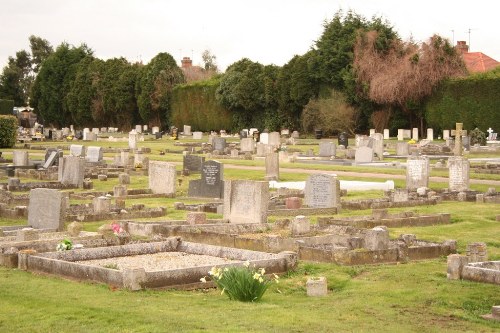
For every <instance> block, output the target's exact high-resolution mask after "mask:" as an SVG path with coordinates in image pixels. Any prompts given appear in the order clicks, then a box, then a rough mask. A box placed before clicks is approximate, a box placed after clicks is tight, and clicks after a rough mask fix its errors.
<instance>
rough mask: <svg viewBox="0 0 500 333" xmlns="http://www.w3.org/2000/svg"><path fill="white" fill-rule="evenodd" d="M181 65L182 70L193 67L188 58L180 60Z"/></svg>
mask: <svg viewBox="0 0 500 333" xmlns="http://www.w3.org/2000/svg"><path fill="white" fill-rule="evenodd" d="M181 64H182V68H189V67H191V66H193V60H191V58H189V57H184V58H182V60H181Z"/></svg>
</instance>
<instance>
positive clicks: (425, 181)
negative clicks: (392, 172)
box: [406, 156, 429, 190]
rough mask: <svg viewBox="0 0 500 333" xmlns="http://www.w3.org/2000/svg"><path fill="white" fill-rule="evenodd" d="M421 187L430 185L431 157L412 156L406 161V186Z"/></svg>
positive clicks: (413, 188)
mask: <svg viewBox="0 0 500 333" xmlns="http://www.w3.org/2000/svg"><path fill="white" fill-rule="evenodd" d="M419 187H429V159H428V158H427V157H421V156H411V157H409V158H408V160H407V161H406V188H407V189H408V190H416V189H417V188H419Z"/></svg>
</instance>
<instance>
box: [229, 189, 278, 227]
mask: <svg viewBox="0 0 500 333" xmlns="http://www.w3.org/2000/svg"><path fill="white" fill-rule="evenodd" d="M268 201H269V183H268V182H261V181H252V180H226V181H225V182H224V214H223V217H224V219H225V220H229V221H230V222H231V223H266V222H267V204H268Z"/></svg>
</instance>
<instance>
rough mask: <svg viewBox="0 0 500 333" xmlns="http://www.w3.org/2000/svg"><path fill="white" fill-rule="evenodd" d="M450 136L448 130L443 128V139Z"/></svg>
mask: <svg viewBox="0 0 500 333" xmlns="http://www.w3.org/2000/svg"><path fill="white" fill-rule="evenodd" d="M449 138H450V130H443V140H448V139H449Z"/></svg>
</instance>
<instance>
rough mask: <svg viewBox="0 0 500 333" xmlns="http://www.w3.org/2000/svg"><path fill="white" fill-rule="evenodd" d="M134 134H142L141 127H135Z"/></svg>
mask: <svg viewBox="0 0 500 333" xmlns="http://www.w3.org/2000/svg"><path fill="white" fill-rule="evenodd" d="M135 132H136V133H142V126H141V125H135Z"/></svg>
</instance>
